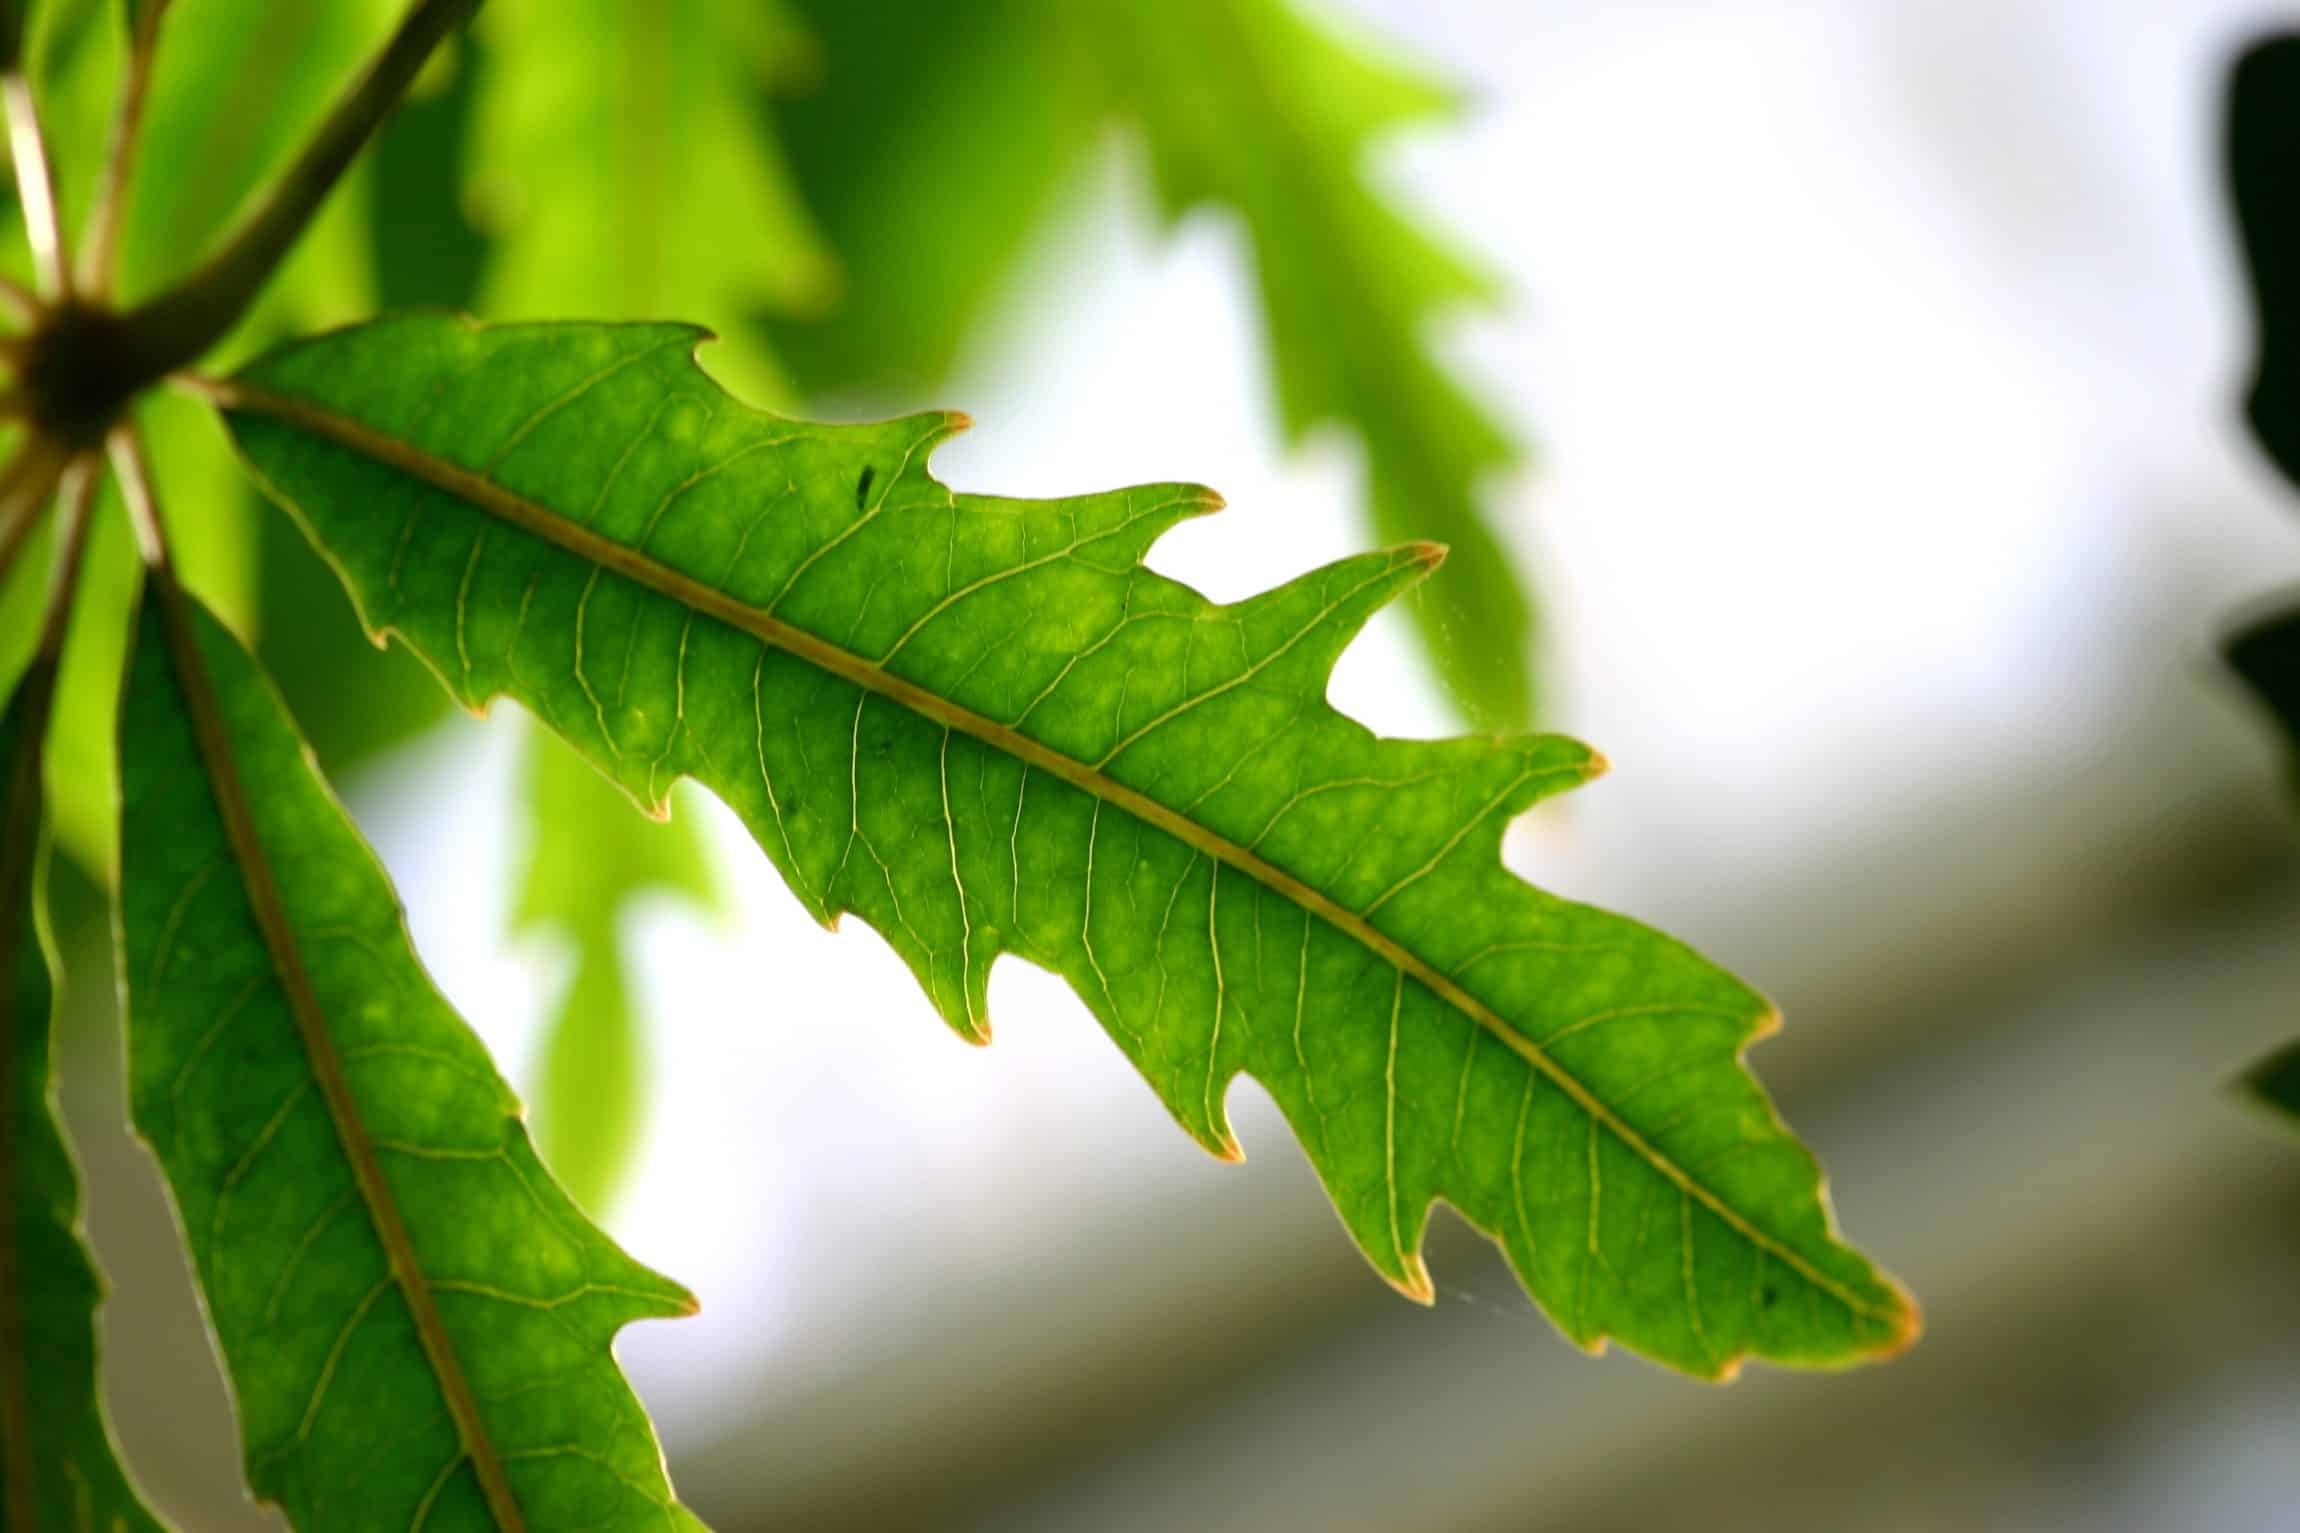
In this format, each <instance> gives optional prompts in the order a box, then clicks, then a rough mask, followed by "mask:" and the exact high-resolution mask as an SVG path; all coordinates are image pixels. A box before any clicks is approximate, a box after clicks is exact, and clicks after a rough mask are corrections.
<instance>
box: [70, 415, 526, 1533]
mask: <svg viewBox="0 0 2300 1533" xmlns="http://www.w3.org/2000/svg"><path fill="white" fill-rule="evenodd" d="M113 444H114V447H113V450H114V456H115V460H116V461H117V462H118V463H119V465H120V470H121V472H120V478H121V482H122V485H123V487H124V488H125V489H126V491H127V498H128V503H129V507H130V510H131V512H132V513H133V514H134V516H135V518H136V522H137V531H138V534H139V536H140V538H141V539H142V541H143V544H144V549H145V560H146V565H147V571H148V577H149V578H150V580H151V582H152V584H153V586H154V588H155V590H156V591H157V593H158V595H159V608H160V616H161V621H162V623H163V624H164V625H165V628H166V637H167V643H168V653H169V658H170V660H171V661H172V663H173V665H174V667H175V672H176V682H177V686H178V688H179V689H180V690H181V691H182V693H183V697H184V705H185V712H186V713H187V715H188V716H189V718H190V721H191V725H192V733H193V736H194V738H195V740H196V741H197V742H198V746H199V753H200V759H201V762H202V764H203V765H204V766H205V767H206V769H207V775H208V785H209V790H210V794H211V796H212V797H213V799H214V801H215V806H216V812H217V815H218V817H219V818H221V819H222V820H223V822H224V833H225V837H226V839H227V840H228V841H229V843H230V845H231V848H232V854H233V859H234V861H235V862H236V863H237V864H238V866H239V870H240V881H241V884H242V886H243V888H244V889H245V890H246V893H247V897H248V906H249V909H250V910H251V911H252V912H253V913H254V915H255V920H256V927H257V930H258V931H259V932H260V933H261V934H262V937H263V943H264V948H265V951H266V953H267V954H268V955H269V957H270V959H271V964H272V970H273V973H274V975H275V976H276V977H277V978H278V980H279V984H280V989H281V991H282V992H283V993H284V995H285V996H286V998H287V1002H288V1010H289V1012H290V1013H291V1014H292V1015H293V1016H294V1018H295V1025H296V1032H297V1033H298V1035H299V1036H300V1037H301V1039H302V1041H303V1046H304V1052H305V1054H306V1056H307V1057H308V1059H309V1061H310V1064H311V1070H312V1074H313V1076H314V1078H315V1079H316V1080H317V1082H318V1084H319V1089H320V1095H321V1098H322V1099H323V1100H324V1101H325V1102H326V1104H327V1112H328V1117H329V1119H330V1120H331V1121H332V1122H333V1124H334V1127H335V1133H336V1140H337V1142H338V1143H339V1144H340V1145H341V1146H342V1147H343V1153H344V1158H345V1159H346V1160H347V1161H349V1162H350V1163H351V1171H352V1179H353V1181H354V1182H355V1183H356V1184H357V1186H358V1188H359V1194H360V1199H361V1201H362V1202H364V1203H365V1204H366V1205H367V1211H368V1217H369V1219H370V1221H371V1222H372V1224H373V1226H374V1228H375V1233H376V1238H377V1239H378V1240H379V1241H380V1242H381V1243H382V1245H383V1248H384V1255H385V1258H386V1260H387V1261H388V1262H389V1263H390V1267H391V1275H392V1278H393V1279H394V1280H395V1281H396V1283H397V1284H398V1287H399V1290H400V1293H401V1295H402V1297H404V1298H405V1299H406V1301H407V1307H408V1312H409V1314H410V1316H411V1317H412V1318H413V1320H414V1322H415V1332H416V1336H417V1338H418V1340H419V1341H420V1342H421V1343H422V1346H423V1353H424V1357H425V1359H426V1360H427V1361H428V1362H429V1363H430V1364H431V1370H432V1373H433V1375H434V1377H435V1378H436V1379H437V1380H438V1382H439V1391H440V1394H441V1395H442V1396H443V1397H444V1398H445V1401H446V1404H447V1410H448V1414H449V1416H450V1417H451V1418H452V1419H453V1420H454V1422H455V1428H456V1435H457V1436H458V1437H459V1438H460V1439H461V1440H462V1443H463V1449H464V1452H465V1454H466V1455H468V1456H469V1458H470V1460H471V1466H472V1470H473V1472H474V1473H475V1474H476V1475H477V1477H478V1479H479V1486H480V1491H481V1493H482V1495H483V1496H484V1497H485V1498H486V1501H487V1508H488V1511H489V1513H490V1514H491V1515H492V1516H493V1517H494V1519H495V1523H496V1526H497V1527H498V1528H500V1529H501V1530H502V1533H525V1529H526V1526H527V1524H526V1520H525V1518H524V1517H523V1516H522V1514H521V1512H520V1510H519V1503H518V1500H517V1498H516V1497H514V1496H513V1494H512V1491H511V1483H510V1480H509V1479H508V1478H507V1477H506V1475H505V1473H504V1469H503V1460H502V1456H501V1455H500V1454H499V1453H498V1452H497V1451H496V1448H495V1444H494V1442H493V1440H492V1439H491V1438H490V1437H489V1436H488V1433H487V1427H486V1423H485V1422H484V1421H483V1420H482V1419H481V1417H480V1413H479V1398H478V1396H477V1394H476V1393H474V1391H473V1390H472V1387H471V1382H470V1380H469V1379H468V1378H466V1377H465V1376H464V1372H463V1362H462V1359H461V1358H460V1357H459V1356H458V1355H457V1353H456V1350H455V1344H454V1341H453V1340H452V1339H451V1338H450V1337H449V1336H448V1334H447V1325H446V1322H445V1321H444V1320H443V1319H442V1318H441V1316H440V1312H439V1304H438V1300H437V1298H436V1297H435V1296H434V1295H433V1293H432V1289H431V1283H430V1280H429V1279H428V1278H427V1277H426V1276H425V1275H424V1272H423V1268H422V1264H421V1262H420V1261H419V1259H418V1257H417V1255H416V1250H415V1242H414V1240H413V1238H412V1237H411V1236H410V1235H409V1234H408V1230H407V1221H406V1219H405V1217H404V1216H403V1215H402V1214H401V1213H400V1209H399V1201H398V1199H397V1198H396V1197H395V1196H394V1195H393V1193H392V1190H391V1184H390V1182H389V1181H387V1180H386V1179H385V1177H384V1172H383V1165H382V1162H381V1161H380V1159H379V1158H378V1156H377V1150H376V1145H375V1142H374V1140H373V1139H372V1138H371V1137H370V1136H369V1134H368V1131H367V1124H366V1120H365V1117H364V1116H363V1115H362V1113H361V1111H360V1106H359V1101H358V1099H357V1098H356V1097H355V1096H353V1094H352V1090H351V1083H350V1080H349V1078H348V1077H347V1076H346V1075H345V1073H344V1067H343V1057H342V1055H341V1054H340V1053H339V1052H338V1051H337V1049H336V1045H335V1038H334V1035H333V1034H332V1033H331V1032H330V1031H329V1028H328V1022H327V1014H326V1012H325V1011H324V1010H323V1009H322V1007H321V1006H320V1001H319V994H318V992H317V991H316V990H315V989H314V988H313V987H312V982H311V974H310V971H309V970H308V969H307V968H306V967H305V965H304V959H303V950H302V948H301V946H300V945H299V943H298V942H297V940H296V934H295V928H294V926H293V923H292V922H291V921H290V920H289V918H288V913H287V905H286V902H285V901H284V900H283V899H282V898H281V896H280V891H279V885H278V882H277V881H276V880H275V879H274V877H273V874H272V868H271V860H270V858H269V856H268V855H267V854H266V852H265V850H264V845H263V839H262V837H261V835H260V834H259V833H258V831H257V829H256V824H255V816H254V814H253V812H252V810H251V808H250V806H249V801H248V797H247V790H246V786H245V784H244V783H243V782H242V780H241V778H240V773H239V764H238V761H237V759H236V758H235V756H234V754H233V750H232V744H231V738H230V735H229V733H228V732H227V730H226V728H225V725H224V721H223V711H222V708H221V706H220V704H219V703H218V701H217V698H216V693H215V686H214V682H213V679H212V678H211V677H210V676H209V674H208V668H207V661H206V659H205V657H204V656H203V655H202V654H201V653H200V648H199V634H198V632H197V630H196V628H195V627H194V625H193V619H192V607H191V599H190V598H189V597H188V596H186V595H185V593H184V589H183V587H182V586H181V585H179V584H178V583H177V581H176V577H175V572H174V570H173V568H172V567H171V566H170V564H169V562H168V560H167V555H166V545H165V543H164V541H163V539H162V536H161V532H160V524H159V517H158V513H157V509H156V508H155V507H154V506H153V504H152V499H151V490H150V487H149V484H148V482H147V480H146V478H145V475H144V472H143V463H142V455H141V452H140V450H139V449H137V448H136V447H134V446H133V444H132V439H131V438H129V437H127V436H126V434H125V433H119V434H115V436H114V438H113Z"/></svg>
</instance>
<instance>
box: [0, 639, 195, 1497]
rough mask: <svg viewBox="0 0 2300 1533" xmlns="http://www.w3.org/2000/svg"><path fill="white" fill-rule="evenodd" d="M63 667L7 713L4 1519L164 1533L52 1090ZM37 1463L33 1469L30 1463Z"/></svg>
mask: <svg viewBox="0 0 2300 1533" xmlns="http://www.w3.org/2000/svg"><path fill="white" fill-rule="evenodd" d="M54 680H55V672H54V668H53V666H52V664H49V663H38V664H35V665H34V667H33V668H32V670H31V672H30V673H29V674H28V675H27V676H26V677H25V678H24V680H23V681H22V682H21V683H20V684H19V685H18V687H17V688H16V691H15V693H14V695H13V696H11V698H10V699H9V702H8V706H7V712H6V716H5V718H4V719H0V774H4V775H0V782H4V783H5V791H6V794H7V803H6V807H5V826H4V845H0V974H4V975H5V980H6V984H7V989H6V991H5V995H6V998H7V1000H6V1004H7V1006H8V1008H9V1014H8V1015H7V1016H6V1017H5V1018H4V1019H0V1034H4V1035H5V1047H6V1049H7V1056H6V1058H5V1060H4V1061H0V1112H5V1114H6V1115H7V1119H6V1123H5V1125H4V1127H0V1241H4V1242H5V1245H6V1249H5V1251H4V1252H0V1527H5V1528H24V1529H30V1528H65V1527H90V1526H98V1525H101V1526H103V1527H105V1528H107V1529H111V1530H113V1533H158V1530H159V1529H160V1528H161V1526H162V1524H161V1523H160V1522H159V1520H158V1519H157V1518H156V1517H154V1516H153V1515H152V1512H151V1510H150V1509H149V1508H148V1507H147V1506H145V1504H144V1502H143V1500H142V1498H141V1497H140V1496H139V1495H138V1494H137V1493H136V1490H135V1487H134V1485H133V1483H132V1481H131V1480H130V1479H129V1477H128V1474H127V1472H126V1471H125V1470H124V1469H123V1468H122V1467H121V1464H120V1459H119V1450H118V1447H117V1445H116V1444H115V1443H114V1442H113V1440H112V1435H111V1429H110V1425H109V1423H108V1421H107V1419H106V1416H105V1412H104V1407H103V1401H102V1398H101V1395H100V1393H99V1389H98V1379H97V1370H96V1325H95V1322H96V1310H97V1307H98V1305H99V1304H100V1303H101V1302H102V1299H103V1284H102V1280H101V1279H100V1278H99V1277H98V1275H97V1272H96V1267H95V1264H94V1262H93V1260H92V1259H91V1258H90V1256H89V1253H88V1250H87V1247H86V1245H85V1244H84V1242H83V1240H82V1238H81V1234H80V1180H79V1172H78V1169H77V1168H76V1167H75V1166H74V1164H73V1161H72V1153H71V1150H70V1148H69V1147H68V1146H67V1145H66V1143H65V1140H64V1134H63V1127H62V1125H61V1124H60V1123H59V1122H58V1121H57V1115H56V1111H55V1104H54V1102H53V1100H52V1091H53V1087H54V1071H53V1068H52V1066H51V1062H50V1057H49V1050H50V1038H51V1035H52V1032H53V1016H54V1011H55V1002H56V989H57V986H56V973H57V970H58V967H59V966H58V964H57V962H56V959H55V955H54V943H53V942H52V940H51V939H50V936H49V933H48V931H47V922H46V918H45V909H44V903H45V902H44V899H43V890H42V887H41V885H42V884H43V883H44V879H43V878H42V877H41V875H40V872H39V865H40V863H41V862H42V861H43V860H44V858H43V856H42V853H41V850H40V848H39V846H38V841H39V837H40V831H41V813H42V804H41V799H42V793H41V784H40V778H41V766H40V758H41V736H42V733H43V729H44V726H45V724H46V722H47V715H48V712H49V700H50V695H51V693H52V690H53V685H54ZM27 1462H29V1463H30V1464H31V1465H32V1466H33V1467H32V1468H31V1469H29V1470H27V1469H26V1468H25V1465H26V1463H27Z"/></svg>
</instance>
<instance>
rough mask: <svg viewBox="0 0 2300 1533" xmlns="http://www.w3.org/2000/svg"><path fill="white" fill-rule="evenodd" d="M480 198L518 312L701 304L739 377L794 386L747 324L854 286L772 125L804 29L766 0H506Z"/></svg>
mask: <svg viewBox="0 0 2300 1533" xmlns="http://www.w3.org/2000/svg"><path fill="white" fill-rule="evenodd" d="M478 35H479V38H480V41H481V43H482V45H483V47H484V50H485V52H484V70H485V72H484V75H483V77H482V81H481V88H480V90H479V93H478V105H477V110H476V113H475V117H474V122H473V129H472V131H473V152H472V166H473V172H474V178H475V179H474V196H475V200H476V206H477V207H478V209H479V212H480V215H481V218H480V222H481V224H482V225H483V227H485V228H486V229H487V231H488V232H489V234H490V235H492V236H493V240H494V250H493V258H492V260H491V262H490V265H489V269H488V274H487V278H486V281H485V285H484V290H483V296H482V299H481V307H482V308H483V309H484V310H486V311H487V312H488V313H490V314H495V315H500V316H501V317H503V318H507V319H526V318H533V317H544V316H548V317H557V316H559V315H564V314H605V315H609V316H612V317H614V318H618V319H654V318H659V317H660V316H662V315H664V314H669V313H685V314H692V315H694V316H696V317H697V318H698V319H700V320H702V321H703V322H705V323H707V324H709V325H711V326H713V327H714V328H716V329H718V330H719V331H721V332H722V333H724V334H726V335H728V336H729V337H731V338H734V344H733V345H732V346H730V347H729V348H728V351H727V354H726V355H725V356H724V357H723V358H721V359H714V360H717V361H720V362H721V363H722V365H724V366H725V367H726V368H727V369H728V381H729V383H730V384H732V385H733V386H736V387H739V388H743V389H746V390H753V391H767V390H777V389H779V388H780V387H781V383H780V379H779V376H778V374H777V373H776V371H775V369H774V368H773V366H772V364H771V363H770V362H769V361H768V359H767V356H766V353H765V351H764V348H763V347H762V346H760V345H758V344H757V343H756V341H755V339H750V338H747V337H748V335H749V332H751V331H752V330H753V328H754V321H755V320H756V319H757V318H758V316H759V315H760V314H761V313H762V312H763V311H765V310H769V309H775V310H782V311H785V312H791V311H804V310H806V309H809V308H813V307H816V306H818V305H819V304H821V303H822V302H823V301H824V299H825V298H827V297H828V296H829V294H830V293H831V292H832V291H833V289H834V287H835V285H836V280H837V278H836V271H835V267H834V265H833V263H832V261H831V257H830V254H829V252H828V251H827V250H826V249H825V248H824V246H823V244H822V242H821V239H820V237H819V236H818V235H817V234H816V232H815V229H814V225H813V223H812V221H811V220H810V219H809V218H808V216H807V213H806V211H805V208H804V205H803V204H802V203H801V202H800V201H799V199H798V195H797V193H796V191H795V189H794V188H793V187H792V185H791V183H790V177H789V173H788V171H787V170H786V169H785V167H784V165H783V163H782V158H781V151H780V149H779V147H778V145H777V144H776V142H775V139H774V137H773V135H772V134H770V133H767V132H765V131H764V128H765V123H764V121H763V118H762V116H761V112H760V107H759V100H758V98H759V96H760V95H761V93H762V91H763V88H764V86H765V85H766V83H767V82H768V81H770V80H772V79H774V78H776V77H777V76H778V75H781V74H784V73H787V72H788V71H789V70H790V69H792V68H794V67H799V61H800V60H801V59H803V57H804V47H805V43H804V39H803V37H802V36H801V35H800V34H798V33H797V32H796V30H795V29H794V28H793V27H792V26H791V25H790V22H789V18H788V16H787V15H786V14H785V12H784V10H783V7H782V6H781V5H779V4H773V3H768V4H762V3H758V0H750V3H746V4H741V5H728V4H724V3H721V0H654V3H652V4H647V5H632V4H629V3H627V0H498V3H497V4H495V5H491V6H489V7H488V9H487V11H486V12H485V13H484V14H483V15H482V17H481V18H480V22H479V25H478Z"/></svg>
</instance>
